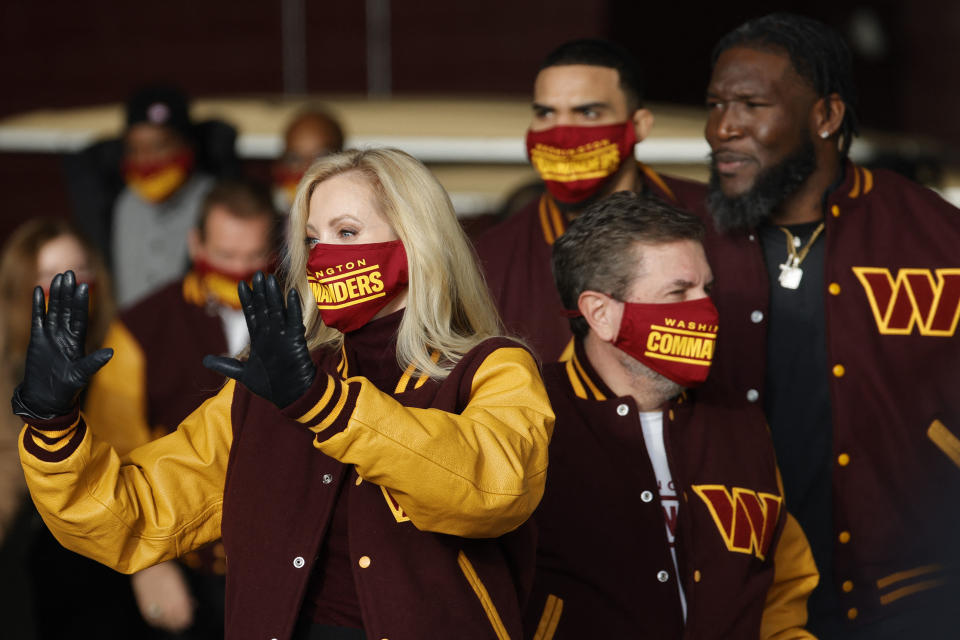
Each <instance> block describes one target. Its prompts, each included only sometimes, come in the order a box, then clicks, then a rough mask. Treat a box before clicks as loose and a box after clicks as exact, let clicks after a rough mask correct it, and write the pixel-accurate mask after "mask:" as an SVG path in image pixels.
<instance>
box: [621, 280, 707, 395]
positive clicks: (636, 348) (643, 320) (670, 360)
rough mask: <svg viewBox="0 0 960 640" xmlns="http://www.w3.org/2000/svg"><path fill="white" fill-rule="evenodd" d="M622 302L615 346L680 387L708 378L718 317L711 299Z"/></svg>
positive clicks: (698, 382)
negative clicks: (642, 302) (621, 315)
mask: <svg viewBox="0 0 960 640" xmlns="http://www.w3.org/2000/svg"><path fill="white" fill-rule="evenodd" d="M623 304H624V308H623V318H622V319H621V320H620V330H619V332H618V334H617V339H616V340H614V341H613V344H614V346H616V347H618V348H619V349H621V350H623V351H624V352H625V353H627V354H629V355H631V356H633V357H634V358H636V359H637V360H639V361H640V362H642V363H643V364H645V365H646V366H648V367H650V368H651V369H653V370H654V371H656V372H657V373H659V374H661V375H663V376H664V377H666V378H668V379H670V380H673V381H674V382H676V383H677V384H679V385H680V386H682V387H687V388H689V387H695V386H697V385H699V384H701V383H703V381H704V380H706V379H707V374H708V373H710V363H711V361H712V360H713V354H714V351H715V350H716V342H717V320H718V318H719V316H718V314H717V308H716V307H715V306H713V302H712V301H711V300H710V298H699V299H697V300H687V301H685V302H670V303H665V304H640V303H635V302H624V303H623Z"/></svg>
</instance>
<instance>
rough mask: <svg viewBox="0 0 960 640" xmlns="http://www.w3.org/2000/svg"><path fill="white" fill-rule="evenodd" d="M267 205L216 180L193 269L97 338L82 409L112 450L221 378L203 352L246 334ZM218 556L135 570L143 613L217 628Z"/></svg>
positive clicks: (157, 426)
mask: <svg viewBox="0 0 960 640" xmlns="http://www.w3.org/2000/svg"><path fill="white" fill-rule="evenodd" d="M277 223H278V219H277V214H276V213H275V212H274V210H273V207H272V206H271V202H270V199H269V195H268V194H267V193H266V191H265V190H263V191H261V190H260V189H257V188H255V187H252V186H249V185H247V184H245V183H239V182H222V183H219V184H217V185H216V186H214V187H213V189H212V190H211V191H210V192H209V193H208V194H207V196H206V198H205V199H204V201H203V205H202V207H201V213H200V218H199V220H198V221H197V222H196V226H195V227H194V228H193V229H191V230H190V232H189V238H188V242H187V243H186V244H187V246H188V247H189V252H190V259H191V261H192V263H193V268H192V269H191V270H190V272H189V273H187V275H186V276H185V277H183V278H181V279H179V280H177V281H175V282H173V283H171V284H169V285H167V286H165V287H163V288H162V289H160V290H159V291H157V292H155V293H153V294H151V295H150V296H148V297H147V298H144V299H143V300H141V301H140V302H139V303H137V304H135V305H134V306H133V307H131V308H129V309H127V310H126V311H125V312H123V313H122V314H121V315H120V318H119V320H117V321H115V322H114V323H113V324H112V325H111V327H110V329H109V331H108V332H107V337H106V339H105V341H104V346H107V347H110V348H112V349H113V350H114V357H113V359H112V360H111V361H110V362H109V363H108V364H107V365H106V366H105V367H104V368H103V369H102V370H101V371H100V372H99V373H98V374H97V375H96V376H95V377H94V380H93V381H92V383H91V386H90V388H89V391H88V393H87V404H86V413H87V414H88V415H89V416H90V419H91V424H96V425H97V435H98V436H100V437H102V438H104V439H105V440H106V441H107V442H109V443H110V444H112V445H113V446H114V448H115V449H116V450H117V451H118V452H119V453H120V454H121V455H123V454H125V453H126V452H128V451H130V450H131V449H133V448H135V447H137V446H139V445H141V444H144V443H146V442H148V441H149V440H152V439H154V438H157V437H160V436H162V435H165V434H166V433H168V432H169V431H170V430H171V429H173V428H176V426H177V425H178V424H180V422H181V421H182V420H183V419H184V418H185V417H186V416H187V415H189V414H190V413H191V412H192V411H193V409H195V408H196V407H198V406H199V405H200V404H201V403H202V402H203V401H204V400H206V399H207V398H209V397H211V396H213V395H214V394H215V393H216V392H217V391H218V390H219V389H220V387H221V386H222V384H223V379H222V378H221V377H220V376H219V375H217V374H216V373H214V372H212V371H210V370H209V369H207V368H205V367H204V366H203V365H202V364H201V361H202V359H203V356H204V355H206V354H208V353H217V354H224V355H233V354H236V353H238V352H239V351H241V350H242V349H243V348H244V347H245V346H246V344H247V342H248V340H249V336H248V333H247V326H246V322H245V320H244V317H243V312H242V311H241V310H240V300H239V296H238V294H237V284H238V283H239V282H240V281H249V280H250V279H251V278H252V277H253V274H254V273H255V272H256V271H258V270H268V269H269V267H270V266H271V264H272V258H273V254H274V250H275V242H274V239H275V237H276V230H277ZM225 563H226V560H225V558H224V554H223V547H222V545H221V544H220V543H216V544H214V545H213V546H212V547H207V548H205V549H203V550H201V551H199V552H194V553H191V554H188V555H187V556H185V557H184V558H182V561H181V562H180V563H179V564H178V563H176V562H173V561H171V562H165V563H162V564H159V565H157V566H154V567H151V568H149V569H146V570H144V571H141V572H139V573H137V574H135V575H134V576H133V578H132V580H133V587H134V593H135V595H136V597H137V602H138V604H139V606H140V610H141V613H142V614H143V616H144V619H145V620H147V621H148V622H149V623H150V624H151V625H153V626H155V627H157V628H158V629H161V630H164V631H167V632H170V633H181V632H185V631H186V630H188V629H189V633H188V634H187V635H179V636H176V637H178V638H217V637H221V638H222V637H223V597H224V595H223V590H224V572H225V568H226V565H225Z"/></svg>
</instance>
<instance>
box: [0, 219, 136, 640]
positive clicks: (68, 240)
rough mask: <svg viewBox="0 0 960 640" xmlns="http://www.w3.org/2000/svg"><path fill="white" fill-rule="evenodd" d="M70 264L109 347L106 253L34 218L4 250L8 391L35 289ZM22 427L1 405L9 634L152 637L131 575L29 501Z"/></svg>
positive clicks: (18, 367)
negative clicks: (49, 525)
mask: <svg viewBox="0 0 960 640" xmlns="http://www.w3.org/2000/svg"><path fill="white" fill-rule="evenodd" d="M65 269H71V270H73V271H74V273H76V274H77V278H78V279H79V280H80V281H82V282H86V283H87V284H88V286H89V287H90V290H91V292H92V293H91V297H90V300H91V303H90V320H89V329H88V331H87V339H86V348H88V349H96V348H97V347H99V346H100V343H101V341H102V340H103V337H104V335H105V333H106V330H107V326H108V325H109V323H110V320H111V319H112V318H113V315H114V311H115V305H114V302H113V296H112V293H111V280H110V275H109V273H108V272H107V269H106V266H105V264H104V261H103V259H102V257H101V256H100V254H99V252H98V251H97V250H96V249H94V247H93V246H92V245H91V244H90V243H89V242H88V241H87V240H86V239H85V238H83V237H82V236H81V235H80V232H79V231H78V230H77V229H76V228H75V227H74V226H73V225H72V224H71V223H70V222H68V221H66V220H64V219H59V218H34V219H32V220H29V221H27V222H26V223H24V224H23V225H21V226H20V227H19V228H18V229H17V230H16V231H15V232H14V233H13V234H12V235H11V236H10V237H9V239H8V240H7V242H6V245H5V246H4V248H3V253H2V257H0V393H10V392H12V391H13V387H14V385H15V384H16V382H17V381H19V380H20V379H21V377H22V376H23V362H24V359H25V357H26V353H27V345H28V343H29V340H30V314H29V313H28V312H27V307H28V306H29V304H30V299H31V296H32V293H33V289H34V287H37V286H40V287H43V288H44V290H45V291H46V290H47V287H49V286H50V280H51V278H52V277H53V276H54V275H56V274H57V273H59V272H61V271H64V270H65ZM22 428H23V420H22V419H20V418H19V417H18V416H15V415H13V414H12V413H9V412H6V411H0V540H2V548H0V575H2V576H3V580H2V581H0V585H2V586H0V620H3V633H0V635H3V636H4V637H11V638H14V637H15V638H33V637H36V638H40V639H41V640H44V639H46V638H66V637H79V636H78V634H79V635H80V636H84V637H87V633H88V632H89V633H92V634H95V635H96V636H97V637H103V638H129V637H133V635H135V634H140V635H138V636H136V637H144V636H143V634H149V630H148V629H147V628H146V627H144V626H143V623H142V622H141V620H140V616H139V615H138V613H137V610H136V606H135V604H134V600H133V596H132V593H131V589H130V581H129V579H128V578H127V577H126V576H123V575H121V574H119V573H116V572H114V571H111V570H110V569H107V568H105V567H103V566H101V565H99V564H97V563H96V562H93V561H91V560H88V559H87V558H84V557H82V556H80V555H77V554H75V553H73V552H71V551H67V550H66V549H64V548H63V547H62V546H60V544H59V543H58V542H57V541H56V540H55V539H54V538H53V536H52V535H51V534H50V532H49V531H48V530H47V529H46V527H45V526H44V525H43V522H42V521H41V520H40V518H39V516H38V515H37V513H36V510H35V509H34V508H33V505H31V504H30V503H29V500H25V497H26V484H25V483H24V480H23V471H22V469H21V468H20V461H19V459H18V456H17V439H18V435H19V433H20V430H21V429H22ZM65 593H66V594H70V595H69V597H66V598H65V597H64V594H65ZM91 637H92V636H91ZM147 637H149V636H148V635H147Z"/></svg>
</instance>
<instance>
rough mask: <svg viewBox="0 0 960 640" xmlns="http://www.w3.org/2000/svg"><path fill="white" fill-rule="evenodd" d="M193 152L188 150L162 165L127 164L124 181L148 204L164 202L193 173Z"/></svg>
mask: <svg viewBox="0 0 960 640" xmlns="http://www.w3.org/2000/svg"><path fill="white" fill-rule="evenodd" d="M193 163H194V156H193V151H190V150H186V151H183V152H181V153H178V154H176V155H174V156H173V157H172V158H170V159H169V160H167V161H165V162H161V163H151V164H135V163H133V162H129V161H128V162H125V163H124V165H123V179H124V181H125V182H126V183H127V185H128V186H129V187H130V188H131V189H133V190H134V192H136V194H137V195H139V196H140V197H141V198H143V199H144V200H146V201H147V202H153V203H157V202H163V201H164V200H166V199H167V198H169V197H170V196H171V195H173V193H174V192H175V191H176V190H177V189H179V188H180V187H181V186H183V183H184V182H186V181H187V178H189V177H190V172H191V171H193Z"/></svg>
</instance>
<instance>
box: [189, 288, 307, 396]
mask: <svg viewBox="0 0 960 640" xmlns="http://www.w3.org/2000/svg"><path fill="white" fill-rule="evenodd" d="M238 290H239V293H240V304H241V305H242V307H243V315H244V317H245V318H246V320H247V329H249V330H250V357H249V358H247V360H246V362H243V361H240V360H236V359H234V358H225V357H222V356H212V355H208V356H205V357H204V358H203V365H204V366H205V367H207V368H208V369H212V370H214V371H216V372H217V373H221V374H223V375H225V376H227V377H230V378H233V379H234V380H236V381H237V382H239V383H240V384H242V385H243V386H245V387H246V388H247V389H249V390H250V391H251V392H253V393H255V394H257V395H258V396H260V397H262V398H266V399H267V400H269V401H270V402H272V403H273V404H275V405H277V406H278V407H280V408H281V409H282V408H283V407H286V406H288V405H290V404H293V402H294V400H297V399H298V398H299V397H300V396H302V395H303V394H304V393H306V391H307V389H309V388H310V385H311V384H312V383H313V379H314V377H315V376H316V374H317V369H316V366H314V364H313V361H312V360H311V359H310V351H309V349H307V339H306V336H305V335H304V334H305V331H304V328H303V316H302V314H301V312H300V295H299V294H298V293H297V291H296V289H291V290H290V293H289V294H288V295H287V303H286V306H284V303H283V296H282V295H281V293H280V285H278V284H277V279H276V278H275V277H274V276H273V275H268V276H264V275H263V272H261V271H258V272H257V274H256V275H255V276H253V289H252V290H251V289H250V287H248V286H247V283H246V282H241V283H240V285H239V287H238Z"/></svg>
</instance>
